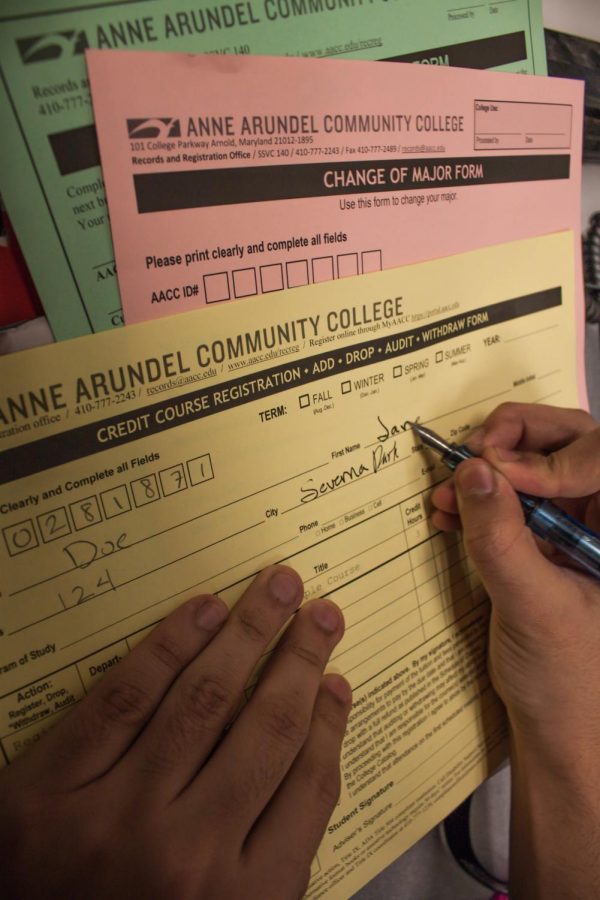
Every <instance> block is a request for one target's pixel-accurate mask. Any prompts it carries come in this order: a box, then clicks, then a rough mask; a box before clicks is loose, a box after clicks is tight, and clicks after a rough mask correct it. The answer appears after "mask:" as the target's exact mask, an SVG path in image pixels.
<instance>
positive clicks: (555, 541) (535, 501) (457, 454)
mask: <svg viewBox="0 0 600 900" xmlns="http://www.w3.org/2000/svg"><path fill="white" fill-rule="evenodd" d="M411 427H412V429H413V432H414V433H415V434H416V435H417V436H418V437H419V438H420V439H421V441H422V442H423V444H424V446H425V447H427V448H429V449H431V450H433V451H434V452H435V453H437V454H439V455H440V456H441V458H442V462H443V463H444V465H446V466H447V467H448V468H449V469H451V470H452V471H453V470H454V469H456V467H457V466H458V465H459V463H461V462H463V461H464V460H466V459H472V458H473V457H475V456H477V455H478V454H477V453H475V452H474V451H472V450H471V449H470V448H469V447H467V446H466V445H465V444H450V443H448V442H447V441H445V440H444V439H443V438H442V437H440V435H438V434H437V433H436V432H434V431H432V430H431V429H430V428H427V427H426V426H424V425H420V424H417V423H416V422H412V423H411ZM578 449H579V451H580V452H584V453H585V451H586V449H587V448H586V447H585V446H582V445H580V446H579V448H578ZM493 452H494V451H493ZM571 452H573V451H571ZM495 454H496V457H498V456H499V457H500V461H501V462H504V463H506V462H509V463H510V462H518V463H520V464H521V465H522V464H523V463H524V462H525V458H524V457H523V454H519V453H515V451H514V450H509V451H506V450H501V449H500V450H498V449H496V450H495ZM560 459H562V457H561V458H560ZM491 461H492V462H494V461H496V462H497V460H493V459H492V460H491ZM529 462H530V463H531V464H533V466H534V467H537V468H538V469H539V468H540V464H541V466H542V469H543V468H544V467H545V468H546V469H547V468H548V462H547V461H546V460H544V457H541V456H540V455H539V454H538V455H535V454H533V455H531V456H530V457H529ZM554 479H555V481H556V480H557V473H556V472H554ZM558 486H559V482H558V483H557V487H558ZM517 497H518V498H519V502H520V503H521V507H522V509H523V513H524V515H525V522H526V523H527V525H528V526H529V528H531V530H532V531H533V533H534V534H536V535H537V536H538V537H540V538H542V539H543V540H546V541H549V542H550V544H552V546H553V547H555V548H556V549H557V550H559V551H560V552H562V553H564V554H565V555H566V556H568V557H569V559H571V560H572V561H573V562H575V563H578V565H580V566H581V567H582V568H583V569H585V570H586V572H588V573H589V574H590V575H593V576H594V577H595V578H600V535H598V534H596V533H595V532H594V531H592V530H591V529H590V528H588V527H587V526H586V525H584V524H583V523H582V522H580V521H578V520H577V519H575V518H574V517H573V516H570V515H569V514H568V513H567V512H565V511H564V510H563V509H561V508H560V507H559V506H557V505H556V504H555V503H553V502H552V501H551V500H547V499H544V498H543V497H538V496H535V495H533V494H529V493H525V492H523V491H517Z"/></svg>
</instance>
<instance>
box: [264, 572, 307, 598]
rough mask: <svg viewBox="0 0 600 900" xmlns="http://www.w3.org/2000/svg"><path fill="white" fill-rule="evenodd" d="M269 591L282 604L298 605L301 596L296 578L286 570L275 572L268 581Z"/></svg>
mask: <svg viewBox="0 0 600 900" xmlns="http://www.w3.org/2000/svg"><path fill="white" fill-rule="evenodd" d="M269 591H270V593H271V596H272V597H273V599H274V600H277V602H278V603H281V604H282V606H298V604H299V603H300V599H301V596H302V592H301V590H300V585H299V584H298V579H296V578H294V577H293V575H288V573H287V572H275V574H274V575H271V578H270V581H269Z"/></svg>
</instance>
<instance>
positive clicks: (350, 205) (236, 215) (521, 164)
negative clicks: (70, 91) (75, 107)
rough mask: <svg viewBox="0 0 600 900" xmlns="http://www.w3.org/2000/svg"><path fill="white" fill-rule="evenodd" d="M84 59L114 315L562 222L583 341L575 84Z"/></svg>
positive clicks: (417, 256)
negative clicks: (114, 288)
mask: <svg viewBox="0 0 600 900" xmlns="http://www.w3.org/2000/svg"><path fill="white" fill-rule="evenodd" d="M86 57H87V63H88V69H89V74H90V79H91V87H92V96H93V103H94V114H95V118H96V125H97V129H98V136H99V142H100V151H101V158H102V166H103V171H104V177H105V180H106V186H107V193H108V201H109V209H110V219H111V227H112V234H113V240H114V244H115V258H116V261H117V272H118V278H119V286H120V291H121V299H122V304H123V309H124V312H125V319H126V321H127V322H129V323H131V322H139V321H142V320H145V319H150V318H155V317H158V316H164V315H170V314H172V313H176V312H180V311H185V310H189V309H192V308H195V307H201V306H204V305H205V304H213V303H220V302H223V301H227V300H233V299H242V298H248V297H251V296H252V295H254V294H257V293H261V292H268V291H278V290H283V289H285V288H287V287H297V286H299V285H302V284H308V283H313V282H319V281H325V280H328V279H332V278H341V277H346V276H349V275H357V274H363V273H367V272H370V271H374V270H377V269H381V268H391V267H395V266H398V265H402V264H405V263H411V262H418V261H422V260H427V259H432V258H435V257H441V256H448V255H451V254H454V253H460V252H463V251H466V250H471V249H475V248H478V247H483V246H486V245H490V244H495V243H502V242H505V241H513V240H517V239H520V238H525V237H531V236H536V235H540V234H547V233H550V232H553V231H561V230H564V229H570V230H572V231H573V232H574V250H575V259H576V271H577V299H578V304H577V306H578V316H579V324H580V326H581V327H580V328H579V329H578V332H579V335H580V338H579V339H580V342H581V337H582V334H583V327H582V326H583V309H584V307H583V294H582V279H581V265H580V253H579V229H580V184H581V170H580V159H581V132H582V105H583V84H582V83H580V82H575V81H569V80H565V79H555V78H544V77H537V76H528V75H516V74H508V73H497V72H489V71H473V70H467V69H455V68H438V67H428V66H421V65H414V64H402V63H383V62H381V63H379V62H366V61H360V60H356V61H340V60H327V59H325V60H323V59H321V60H311V59H303V58H273V57H268V58H267V57H245V56H217V55H191V54H167V53H154V52H145V51H144V52H142V51H119V50H91V51H88V52H87V54H86ZM482 98H483V99H482ZM432 299H439V300H440V301H442V300H443V298H430V297H424V298H423V302H424V303H427V304H428V305H430V304H431V301H432ZM579 349H580V350H581V352H580V354H579V356H580V360H581V368H580V373H579V384H580V394H581V397H582V398H584V397H585V389H584V374H583V350H582V345H581V344H580V348H579Z"/></svg>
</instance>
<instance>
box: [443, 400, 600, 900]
mask: <svg viewBox="0 0 600 900" xmlns="http://www.w3.org/2000/svg"><path fill="white" fill-rule="evenodd" d="M467 443H468V446H469V447H470V448H471V449H472V450H473V451H474V452H476V453H478V454H481V456H482V457H483V458H482V459H472V460H467V461H466V462H463V463H461V464H460V465H459V467H458V468H457V470H456V473H455V475H454V477H453V479H452V480H451V481H449V482H446V483H445V484H443V485H441V486H439V487H438V488H437V489H436V490H435V491H434V494H433V497H432V500H433V504H434V507H435V511H434V513H433V516H432V522H433V524H434V525H435V526H436V527H438V528H440V529H442V530H451V529H455V528H458V527H462V529H463V537H464V541H465V546H466V549H467V552H468V554H469V556H470V557H471V559H472V561H473V563H474V565H475V567H476V569H477V570H478V572H479V575H480V577H481V579H482V581H483V583H484V585H485V587H486V589H487V591H488V594H489V596H490V599H491V602H492V618H491V625H490V646H489V669H490V674H491V678H492V681H493V684H494V686H495V689H496V691H497V692H498V694H499V696H500V697H501V699H502V700H503V702H504V703H505V705H506V709H507V713H508V717H509V722H510V729H511V764H512V780H513V799H512V813H511V816H512V825H511V828H512V834H511V898H517V900H537V898H542V897H543V898H547V897H552V900H559V898H565V900H566V898H569V900H573V898H575V897H592V896H597V892H598V890H599V887H598V886H599V885H600V854H599V853H598V848H599V846H600V750H599V749H598V748H599V747H600V696H599V695H600V582H597V581H595V580H594V579H593V578H591V577H589V576H588V575H586V574H583V572H580V571H579V570H576V569H575V568H574V567H573V566H571V565H569V564H568V562H567V561H566V560H565V559H564V558H560V556H559V555H558V554H557V553H556V552H555V551H553V548H550V547H549V546H547V545H545V544H544V543H543V542H540V541H538V540H537V539H536V538H535V537H534V536H533V534H532V532H531V531H530V530H529V529H528V528H527V527H526V526H525V524H524V518H523V513H522V511H521V506H520V504H519V502H518V500H517V498H516V496H515V493H514V490H513V488H515V489H517V490H521V491H524V492H527V493H531V494H537V495H539V496H542V497H552V498H554V499H555V500H556V502H557V503H558V504H559V505H561V506H563V508H564V509H566V510H567V511H568V512H569V513H571V514H572V515H574V516H576V517H577V518H579V519H580V520H581V521H583V522H585V523H586V524H587V525H588V526H589V527H591V528H592V529H594V530H596V531H600V428H598V426H597V425H596V423H595V422H594V420H593V419H592V418H591V417H590V416H589V415H588V414H587V413H585V412H582V411H579V410H566V409H555V408H552V407H549V406H538V405H535V406H533V405H526V404H512V403H509V404H504V405H502V406H500V407H499V408H498V409H497V410H496V411H495V412H493V413H492V414H491V416H490V417H489V418H488V419H487V420H486V421H485V422H484V424H483V426H482V428H480V429H478V430H477V431H476V432H475V433H474V434H473V436H472V438H471V440H469V441H467Z"/></svg>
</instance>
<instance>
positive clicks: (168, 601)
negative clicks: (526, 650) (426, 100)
mask: <svg viewBox="0 0 600 900" xmlns="http://www.w3.org/2000/svg"><path fill="white" fill-rule="evenodd" d="M399 239H400V238H399ZM572 246H573V236H572V234H570V233H567V232H563V233H560V234H553V235H549V236H546V237H541V238H537V239H531V240H525V241H521V242H516V243H511V244H505V245H501V246H495V247H490V248H487V249H483V250H478V251H474V252H472V253H466V254H463V255H460V256H454V257H449V258H446V259H439V260H436V261H433V262H428V263H421V264H418V265H414V266H407V267H404V268H400V269H395V270H390V271H385V272H378V273H376V274H373V275H365V276H361V277H357V278H348V279H342V280H338V281H333V282H328V283H326V284H322V285H315V286H311V287H308V288H296V289H295V290H293V291H289V292H287V293H286V292H277V293H273V294H270V295H263V296H260V297H253V298H252V300H250V301H239V302H236V303H229V304H226V305H224V306H222V307H217V308H210V309H205V310H198V311H196V312H191V313H187V314H183V315H178V316H175V317H172V318H168V319H161V320H160V321H156V322H148V323H144V324H141V325H136V326H130V327H128V328H125V329H122V330H119V331H116V332H111V333H104V334H98V335H93V336H90V337H84V338H80V339H77V340H74V341H66V342H63V343H61V344H58V345H55V346H50V347H44V348H40V349H37V350H32V351H27V352H24V353H21V354H18V355H14V356H12V357H8V358H4V359H2V360H0V385H1V389H0V448H1V451H2V452H1V453H0V483H1V487H0V554H1V563H0V572H1V575H0V579H1V581H0V587H1V596H0V629H1V631H0V648H1V649H0V695H1V696H0V748H1V754H2V757H3V761H4V762H10V760H12V759H13V758H14V757H15V756H16V755H17V754H18V753H19V752H20V751H22V750H23V749H24V748H25V747H27V746H28V745H29V744H30V743H31V742H33V741H35V740H37V739H38V738H39V737H40V735H41V734H42V733H43V732H44V731H45V730H46V729H47V728H49V727H51V725H52V724H53V723H54V722H55V721H56V720H57V719H58V717H59V716H60V715H61V714H63V713H64V712H65V711H66V710H67V709H68V708H69V707H70V706H71V705H72V704H73V703H76V702H77V701H78V700H79V699H80V698H82V697H83V696H84V695H85V693H86V692H87V691H88V690H89V689H90V687H91V686H92V685H93V684H94V682H95V681H96V680H97V679H98V678H100V677H101V676H102V674H103V673H104V672H105V671H106V670H107V669H108V668H110V667H112V666H114V665H115V664H116V663H117V662H118V660H119V659H121V658H122V657H123V656H124V655H125V654H126V653H127V652H128V650H129V649H130V647H131V646H132V644H134V643H135V642H136V641H137V640H139V638H140V636H141V635H142V634H143V633H144V632H145V631H146V630H147V629H148V628H150V627H151V626H152V625H154V624H155V623H156V622H157V621H158V620H159V619H160V618H162V617H163V616H164V615H166V613H168V612H169V611H170V610H172V609H173V608H174V607H175V606H177V604H179V603H181V602H182V601H183V600H184V599H187V598H188V597H190V596H192V595H194V594H196V593H199V592H203V591H213V592H218V593H219V594H221V596H223V597H224V598H225V599H226V600H227V601H228V602H229V603H234V602H235V601H236V599H237V597H238V596H239V595H240V593H241V591H242V590H243V588H244V587H245V586H246V585H247V584H248V582H249V580H250V579H251V578H252V576H253V575H254V574H255V573H256V572H257V571H259V570H260V569H261V568H262V567H263V566H265V565H267V564H270V563H275V562H286V563H288V564H290V565H292V566H294V567H295V568H297V569H298V571H299V572H300V574H301V575H302V577H303V578H304V581H305V585H306V596H307V597H311V596H314V595H317V594H319V595H328V596H330V597H332V598H333V599H334V600H335V601H336V602H337V603H338V604H339V605H340V606H341V607H342V609H343V611H344V615H345V618H346V625H347V630H346V636H345V638H344V640H343V642H342V643H341V644H340V645H339V647H338V648H337V650H336V652H335V655H334V657H333V660H332V664H331V665H332V668H334V669H337V670H339V671H341V672H343V673H344V674H345V675H346V677H347V678H348V679H349V680H350V682H351V684H352V686H353V689H354V708H353V710H352V714H351V718H350V723H349V727H348V732H347V736H346V740H345V743H344V748H343V756H342V776H343V777H342V781H343V787H342V795H341V799H340V802H339V805H338V806H337V808H336V810H335V812H334V814H333V817H332V819H331V821H330V823H329V826H328V828H327V833H326V836H325V839H324V841H323V843H322V845H321V847H320V849H319V852H318V855H317V857H316V859H315V862H314V866H313V877H312V880H311V885H310V888H309V891H308V897H311V898H316V897H321V896H325V895H327V896H328V897H332V898H345V897H348V896H349V895H350V894H351V893H353V892H354V891H356V890H357V889H358V888H359V887H360V886H361V885H362V884H364V883H365V882H366V881H367V880H369V879H370V878H371V877H373V876H374V875H375V874H376V873H377V872H378V871H379V870H381V869H382V868H383V867H384V866H385V865H387V864H388V863H389V862H390V861H391V860H392V859H394V858H395V857H396V856H398V855H399V854H400V853H402V851H403V850H405V849H406V848H407V847H408V846H409V845H410V844H411V843H413V842H414V841H416V840H417V839H418V838H419V837H421V835H423V834H424V833H425V832H426V831H427V830H428V829H430V828H431V827H432V826H433V825H434V824H435V823H436V822H438V821H439V820H440V819H441V818H442V817H443V816H445V815H446V814H447V813H448V812H449V811H450V809H452V808H453V807H454V806H455V805H456V804H457V803H458V802H459V801H460V800H461V799H462V798H463V797H464V796H465V795H466V794H467V793H469V792H470V791H472V790H473V789H474V788H475V787H476V785H477V784H478V783H479V782H480V781H481V780H482V779H483V778H484V777H485V776H486V775H487V774H488V773H489V772H490V771H491V770H492V769H493V768H494V767H495V766H497V765H498V763H499V762H500V761H501V760H502V758H503V756H504V754H505V749H506V747H505V736H506V728H505V722H504V718H503V715H502V712H501V709H500V705H499V703H498V701H497V700H496V698H495V696H494V694H493V692H492V690H491V688H490V684H489V681H488V677H487V674H486V659H485V639H486V630H487V621H488V605H487V601H486V598H485V596H484V594H483V591H482V589H481V587H480V586H479V584H478V581H477V578H476V576H475V575H474V573H473V570H472V568H471V566H470V564H469V562H468V560H467V559H465V555H464V552H463V549H462V546H461V544H460V542H459V541H458V539H457V538H456V537H455V536H452V537H448V536H445V535H443V534H440V533H436V532H435V531H434V529H433V528H432V526H431V525H430V524H429V522H428V504H429V494H430V491H431V487H432V485H434V484H435V483H437V482H439V481H441V480H442V479H444V478H445V477H447V474H448V473H447V471H446V470H445V469H444V467H443V466H442V465H441V464H440V462H439V461H438V460H436V459H435V458H433V457H431V456H429V455H427V453H426V452H425V451H424V450H422V449H421V448H419V447H418V446H416V445H415V440H414V438H413V434H412V432H411V430H410V428H409V427H408V425H407V421H408V420H418V421H420V422H423V423H431V424H432V426H433V427H434V428H435V430H437V431H438V432H440V433H441V434H442V435H444V436H446V437H448V438H449V439H451V440H454V441H457V442H461V441H462V440H463V439H464V438H465V437H466V436H467V435H468V433H469V430H470V429H471V428H472V427H473V426H475V425H477V424H478V423H480V422H481V421H482V419H483V418H484V416H485V415H486V414H487V413H489V412H490V411H491V410H492V409H493V408H494V407H495V406H496V405H497V404H498V403H500V402H502V401H505V400H509V399H510V400H519V401H528V402H550V403H554V404H557V405H568V406H573V405H577V404H578V403H579V402H580V398H578V395H577V388H576V383H577V379H576V366H577V363H576V359H575V333H574V331H575V311H574V308H573V281H574V276H573V258H572V256H573V254H572ZM249 752H251V748H250V749H249Z"/></svg>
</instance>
